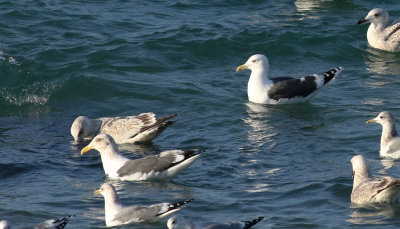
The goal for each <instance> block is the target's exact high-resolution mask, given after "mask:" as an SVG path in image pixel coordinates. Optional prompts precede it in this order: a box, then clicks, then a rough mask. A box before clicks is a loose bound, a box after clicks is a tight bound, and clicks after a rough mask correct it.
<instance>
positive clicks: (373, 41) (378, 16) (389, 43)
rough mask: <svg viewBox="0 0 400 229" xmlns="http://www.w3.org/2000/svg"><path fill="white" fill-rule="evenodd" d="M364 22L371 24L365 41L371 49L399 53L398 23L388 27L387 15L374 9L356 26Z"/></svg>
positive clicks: (399, 27) (399, 26)
mask: <svg viewBox="0 0 400 229" xmlns="http://www.w3.org/2000/svg"><path fill="white" fill-rule="evenodd" d="M365 22H371V25H370V26H369V28H368V32H367V40H368V43H369V44H370V45H371V46H372V47H374V48H377V49H382V50H386V51H389V52H398V51H400V21H397V22H395V23H394V24H392V25H389V13H388V12H387V11H386V10H384V9H381V8H375V9H373V10H371V11H369V13H368V15H367V16H366V17H365V18H363V19H360V20H359V21H358V23H357V24H363V23H365Z"/></svg>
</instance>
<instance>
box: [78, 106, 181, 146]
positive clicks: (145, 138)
mask: <svg viewBox="0 0 400 229" xmlns="http://www.w3.org/2000/svg"><path fill="white" fill-rule="evenodd" d="M177 115H178V114H173V115H168V116H164V117H161V118H156V115H155V114H154V113H152V112H149V113H142V114H139V115H136V116H121V117H104V118H98V119H91V118H88V117H86V116H79V117H77V118H76V119H75V120H74V122H73V123H72V125H71V135H72V137H74V140H75V142H78V143H80V142H83V141H84V140H91V139H93V138H94V137H95V136H96V135H98V134H109V135H111V136H112V137H113V138H114V140H115V142H116V143H117V144H124V143H142V142H150V141H152V140H153V139H154V138H155V137H157V136H158V135H159V134H161V132H163V131H164V130H165V129H166V128H167V127H168V126H170V125H172V124H173V123H174V122H175V121H169V119H171V118H173V117H176V116H177Z"/></svg>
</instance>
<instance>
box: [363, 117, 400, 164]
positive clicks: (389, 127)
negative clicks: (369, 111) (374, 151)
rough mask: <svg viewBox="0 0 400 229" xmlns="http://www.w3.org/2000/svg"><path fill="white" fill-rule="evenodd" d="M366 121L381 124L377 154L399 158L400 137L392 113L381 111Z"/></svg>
mask: <svg viewBox="0 0 400 229" xmlns="http://www.w3.org/2000/svg"><path fill="white" fill-rule="evenodd" d="M368 123H379V124H381V125H382V135H381V149H380V151H379V155H380V156H381V157H388V158H392V159H399V158H400V137H399V136H398V135H397V131H396V123H395V119H394V117H393V115H392V114H390V113H389V112H388V111H382V112H381V113H379V115H378V116H377V117H376V118H374V119H371V120H368V121H367V124H368Z"/></svg>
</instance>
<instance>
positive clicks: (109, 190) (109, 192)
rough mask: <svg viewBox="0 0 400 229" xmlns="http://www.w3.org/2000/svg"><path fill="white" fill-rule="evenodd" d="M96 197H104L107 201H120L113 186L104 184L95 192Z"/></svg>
mask: <svg viewBox="0 0 400 229" xmlns="http://www.w3.org/2000/svg"><path fill="white" fill-rule="evenodd" d="M94 194H95V195H102V196H103V197H104V198H105V199H110V200H111V201H119V199H118V195H117V191H115V188H114V186H113V185H112V184H108V183H104V184H103V185H102V186H101V187H100V188H99V189H97V190H94Z"/></svg>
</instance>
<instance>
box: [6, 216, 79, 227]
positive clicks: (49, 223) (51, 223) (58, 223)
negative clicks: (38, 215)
mask: <svg viewBox="0 0 400 229" xmlns="http://www.w3.org/2000/svg"><path fill="white" fill-rule="evenodd" d="M71 217H72V216H67V217H64V218H61V219H57V220H55V219H50V220H46V221H44V222H43V223H41V224H39V225H36V226H32V227H22V228H20V229H63V228H65V226H66V225H67V223H68V222H69V219H70V218H71ZM11 228H12V227H11V226H10V223H9V222H8V221H7V220H2V221H0V229H11Z"/></svg>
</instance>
